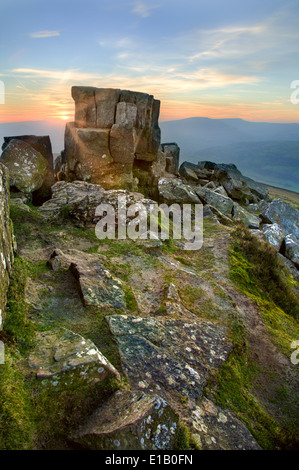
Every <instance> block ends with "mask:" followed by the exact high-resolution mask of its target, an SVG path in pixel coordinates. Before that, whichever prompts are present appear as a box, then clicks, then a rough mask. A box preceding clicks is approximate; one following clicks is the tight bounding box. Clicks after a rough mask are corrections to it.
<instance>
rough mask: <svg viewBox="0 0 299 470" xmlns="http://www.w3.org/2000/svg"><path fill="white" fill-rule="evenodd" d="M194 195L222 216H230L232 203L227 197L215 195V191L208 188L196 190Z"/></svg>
mask: <svg viewBox="0 0 299 470" xmlns="http://www.w3.org/2000/svg"><path fill="white" fill-rule="evenodd" d="M196 194H197V195H198V197H199V198H200V199H201V200H202V201H203V202H204V203H205V204H209V205H211V206H213V207H215V208H216V209H218V210H219V211H220V212H221V213H222V214H224V215H226V216H228V217H231V216H232V210H233V207H234V203H233V201H232V200H231V199H230V198H229V197H227V196H222V195H221V194H219V193H216V192H215V191H211V190H210V189H208V188H197V189H196Z"/></svg>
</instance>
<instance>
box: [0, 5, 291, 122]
mask: <svg viewBox="0 0 299 470" xmlns="http://www.w3.org/2000/svg"><path fill="white" fill-rule="evenodd" d="M0 17H1V28H0V122H15V121H35V120H67V121H72V120H73V116H74V102H73V100H72V98H71V87H72V86H73V85H85V86H87V85H88V86H96V87H100V88H105V87H109V88H120V89H129V90H134V91H142V92H146V93H149V94H152V95H154V97H155V98H156V99H159V100H161V111H160V121H166V120H174V119H183V118H187V117H194V116H202V117H210V118H242V119H246V120H249V121H267V122H299V27H298V25H299V1H298V0H295V1H293V0H292V1H288V0H250V1H248V0H183V1H181V0H180V1H178V0H150V1H149V0H132V1H127V0H84V1H77V0H72V1H70V0H51V1H49V0H47V1H45V0H1V4H0ZM291 84H293V87H294V86H295V89H294V88H291ZM297 88H298V94H297V95H296V90H297ZM1 92H3V94H2V95H1ZM292 93H293V95H292ZM294 94H295V95H294ZM294 96H295V98H296V99H295V100H294V99H291V98H292V97H293V98H294ZM297 98H298V99H297ZM297 102H298V103H297Z"/></svg>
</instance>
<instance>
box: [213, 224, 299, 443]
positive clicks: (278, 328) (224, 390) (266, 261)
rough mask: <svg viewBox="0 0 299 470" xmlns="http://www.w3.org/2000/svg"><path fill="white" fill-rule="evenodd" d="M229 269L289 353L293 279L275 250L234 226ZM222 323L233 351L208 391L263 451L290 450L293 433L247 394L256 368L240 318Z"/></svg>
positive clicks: (294, 327) (298, 332)
mask: <svg viewBox="0 0 299 470" xmlns="http://www.w3.org/2000/svg"><path fill="white" fill-rule="evenodd" d="M230 268H231V271H230V275H231V278H232V280H233V282H234V283H235V286H236V287H237V288H238V289H240V290H241V291H242V292H243V293H244V294H246V295H247V296H248V297H249V298H250V299H252V300H253V301H254V302H255V303H256V305H257V306H258V308H259V310H260V311H261V312H262V315H263V319H264V321H265V324H266V325H267V327H268V329H269V331H270V333H271V335H272V338H273V341H275V343H276V344H277V345H278V346H279V347H280V348H281V350H282V351H283V352H285V353H286V354H290V342H291V338H293V339H294V338H297V337H298V336H299V329H298V321H297V320H296V318H297V315H298V313H297V307H298V297H297V295H296V293H294V291H293V288H294V283H293V281H292V279H291V278H290V277H289V275H288V273H287V272H286V271H285V270H284V269H283V267H282V266H281V264H280V260H279V258H278V256H277V253H276V252H275V251H274V250H273V249H272V248H271V247H269V246H268V245H267V244H266V243H264V242H262V241H261V240H259V239H257V238H255V237H253V236H252V235H251V233H250V232H249V231H248V230H247V229H245V228H244V227H241V226H240V227H238V228H236V229H235V231H234V232H233V234H232V243H231V246H230ZM278 304H279V305H278ZM282 307H284V308H285V311H284V310H282ZM232 312H233V310H232ZM228 326H229V339H230V340H231V342H232V344H233V351H232V352H231V354H230V356H229V358H228V360H227V361H226V362H225V363H224V364H223V365H222V366H221V368H220V370H219V372H217V373H216V374H215V377H213V379H212V380H211V383H210V385H209V387H208V389H209V390H212V392H211V393H212V395H213V397H214V399H215V400H216V402H217V404H218V405H220V406H221V407H228V408H230V409H231V410H233V411H234V412H235V413H236V415H237V416H238V417H239V418H241V419H242V420H243V421H244V422H245V424H246V426H247V427H248V429H249V431H250V432H251V433H252V434H253V436H254V437H255V438H256V439H257V441H258V442H259V444H260V445H261V447H262V448H263V449H287V448H293V447H294V448H296V445H297V444H298V435H297V436H296V434H295V432H293V431H292V430H291V429H288V430H286V429H284V428H282V427H280V426H278V424H277V423H276V421H275V420H274V419H272V418H271V417H270V416H269V415H267V413H266V412H265V411H264V409H263V408H262V407H261V405H260V404H259V403H258V402H257V400H256V399H255V397H254V395H253V393H252V385H253V380H254V377H255V375H256V374H257V373H258V369H257V367H256V366H255V364H254V362H253V360H252V359H249V358H250V357H252V355H251V352H250V351H249V347H248V344H247V340H246V329H245V326H244V324H243V322H242V320H241V319H240V318H239V317H238V316H237V314H235V315H234V314H233V313H231V316H230V319H229V322H228ZM212 383H213V385H212ZM284 397H285V391H284V393H282V392H281V393H280V395H279V396H277V399H278V400H281V401H280V406H283V402H284ZM296 443H297V444H296Z"/></svg>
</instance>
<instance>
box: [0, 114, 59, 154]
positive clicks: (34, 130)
mask: <svg viewBox="0 0 299 470" xmlns="http://www.w3.org/2000/svg"><path fill="white" fill-rule="evenodd" d="M64 129H65V121H23V122H5V123H0V149H1V147H2V144H3V138H4V137H6V136H14V135H24V134H33V135H49V136H50V139H51V143H52V150H53V153H60V152H61V150H63V147H64V143H63V136H64Z"/></svg>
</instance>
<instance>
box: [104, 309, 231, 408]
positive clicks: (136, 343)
mask: <svg viewBox="0 0 299 470" xmlns="http://www.w3.org/2000/svg"><path fill="white" fill-rule="evenodd" d="M106 319H107V322H108V324H109V327H110V330H111V332H112V333H113V334H114V335H115V336H116V339H117V342H118V347H119V351H120V355H121V358H122V363H123V368H124V371H125V373H126V375H127V376H128V378H129V380H130V382H131V383H132V384H133V385H134V388H135V389H139V390H144V391H146V390H155V391H156V393H165V392H174V393H181V394H182V395H184V396H190V397H192V398H194V399H196V398H199V397H200V396H201V394H202V390H203V387H204V385H205V384H206V379H207V377H208V375H209V371H210V368H211V367H219V366H220V365H221V364H222V363H223V362H224V361H225V359H226V357H227V355H228V353H229V352H230V350H231V345H230V344H229V343H228V342H227V340H226V336H225V331H224V330H223V329H221V328H218V327H216V326H215V325H213V324H212V323H209V322H198V321H194V322H193V323H192V322H191V323H188V322H185V321H183V320H159V319H158V318H153V317H150V318H140V317H132V316H130V317H129V316H124V315H118V316H115V315H113V316H110V317H106ZM174 338H175V340H174ZM136 371H138V374H136Z"/></svg>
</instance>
